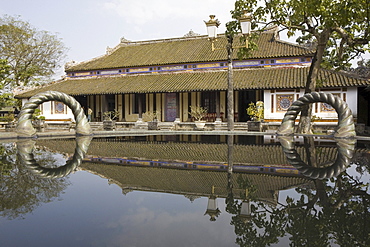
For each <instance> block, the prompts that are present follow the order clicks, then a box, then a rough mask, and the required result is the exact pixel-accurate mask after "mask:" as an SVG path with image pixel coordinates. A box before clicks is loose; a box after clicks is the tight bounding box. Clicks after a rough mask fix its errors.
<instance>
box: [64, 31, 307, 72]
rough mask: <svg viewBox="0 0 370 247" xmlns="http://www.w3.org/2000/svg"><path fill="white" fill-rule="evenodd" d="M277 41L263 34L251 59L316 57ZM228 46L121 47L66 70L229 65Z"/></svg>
mask: <svg viewBox="0 0 370 247" xmlns="http://www.w3.org/2000/svg"><path fill="white" fill-rule="evenodd" d="M275 37H276V30H275V29H273V30H270V31H266V32H262V33H261V34H260V36H259V39H258V41H257V45H258V50H256V51H254V52H252V54H251V55H250V56H249V58H250V59H255V58H277V57H293V56H295V57H296V56H311V55H312V54H313V53H312V51H310V50H308V49H306V48H303V47H301V46H298V45H294V44H290V43H287V42H283V41H280V40H278V39H276V38H275ZM235 42H236V43H239V39H238V38H235ZM226 43H227V40H226V38H225V36H222V35H221V36H219V38H218V39H217V42H216V44H215V45H216V47H217V48H225V49H220V50H216V51H213V52H212V50H211V43H210V41H209V40H208V38H207V37H206V36H198V37H192V38H178V39H164V40H156V41H143V42H132V43H130V44H126V43H121V44H120V45H118V46H117V47H116V48H115V49H114V51H113V52H112V53H110V54H106V55H103V56H101V57H98V58H95V59H91V60H89V61H85V62H82V63H79V64H77V65H74V66H72V67H69V68H67V69H66V71H67V72H72V71H88V70H97V69H110V68H128V67H136V66H154V65H165V64H183V63H197V62H209V61H226V60H227V51H226ZM234 58H235V59H236V58H237V49H235V51H234Z"/></svg>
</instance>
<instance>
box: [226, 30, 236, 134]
mask: <svg viewBox="0 0 370 247" xmlns="http://www.w3.org/2000/svg"><path fill="white" fill-rule="evenodd" d="M227 39H228V44H227V62H228V69H227V72H228V75H227V130H228V131H233V130H234V84H233V46H232V45H233V37H232V35H230V34H229V35H228V36H227Z"/></svg>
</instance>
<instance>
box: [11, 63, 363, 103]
mask: <svg viewBox="0 0 370 247" xmlns="http://www.w3.org/2000/svg"><path fill="white" fill-rule="evenodd" d="M308 70H309V68H308V67H284V68H283V67H271V68H255V69H235V70H234V88H235V90H244V89H261V90H263V89H292V88H304V87H305V82H306V78H307V73H308ZM320 81H322V87H323V88H333V87H361V86H367V85H370V81H369V80H364V79H359V78H356V77H352V76H349V75H347V74H344V73H340V72H334V71H327V70H322V71H321V72H320ZM226 89H227V71H226V70H209V71H192V72H183V73H153V74H136V75H124V76H102V77H85V78H79V79H75V78H74V79H72V78H71V79H65V80H62V81H59V82H55V83H53V84H49V85H47V86H44V87H40V88H37V89H34V90H31V91H28V92H23V93H19V94H17V95H16V97H17V98H29V97H32V96H33V95H35V94H37V93H40V92H45V91H48V90H52V91H59V92H64V93H67V94H69V95H98V94H124V93H159V92H191V91H224V90H226Z"/></svg>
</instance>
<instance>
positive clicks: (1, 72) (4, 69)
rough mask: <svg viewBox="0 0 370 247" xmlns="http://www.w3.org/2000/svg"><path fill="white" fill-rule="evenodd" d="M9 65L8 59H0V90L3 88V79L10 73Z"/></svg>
mask: <svg viewBox="0 0 370 247" xmlns="http://www.w3.org/2000/svg"><path fill="white" fill-rule="evenodd" d="M9 70H10V66H9V65H8V61H7V60H5V59H0V90H1V89H3V88H4V85H5V80H6V79H7V78H8V76H9V74H10V71H9Z"/></svg>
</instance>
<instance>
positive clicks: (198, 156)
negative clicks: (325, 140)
mask: <svg viewBox="0 0 370 247" xmlns="http://www.w3.org/2000/svg"><path fill="white" fill-rule="evenodd" d="M75 143H76V142H75V141H74V140H67V139H63V140H47V141H41V140H40V141H38V142H37V144H38V145H43V146H46V147H48V148H50V149H52V150H56V151H58V152H63V153H73V152H74V147H75ZM318 149H320V152H317V160H318V161H320V162H321V163H324V162H326V161H330V160H333V159H335V157H336V155H337V149H336V147H318ZM227 150H228V146H227V144H225V143H217V144H215V143H192V142H143V141H142V142H137V141H136V142H135V141H122V142H114V141H112V140H111V141H99V139H93V140H92V141H91V143H90V146H89V148H88V152H87V154H90V155H96V156H99V157H116V158H118V157H127V158H141V159H149V160H155V159H160V160H162V161H169V160H178V161H194V162H197V161H203V162H204V161H207V162H217V163H220V162H221V163H227V160H228V158H227ZM297 152H298V153H299V154H300V156H301V157H302V159H305V157H306V153H305V150H304V148H303V147H297ZM246 154H248V155H246ZM233 162H234V163H235V164H262V165H288V164H289V163H288V162H287V160H286V157H285V154H284V153H283V150H282V147H281V146H280V145H233Z"/></svg>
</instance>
